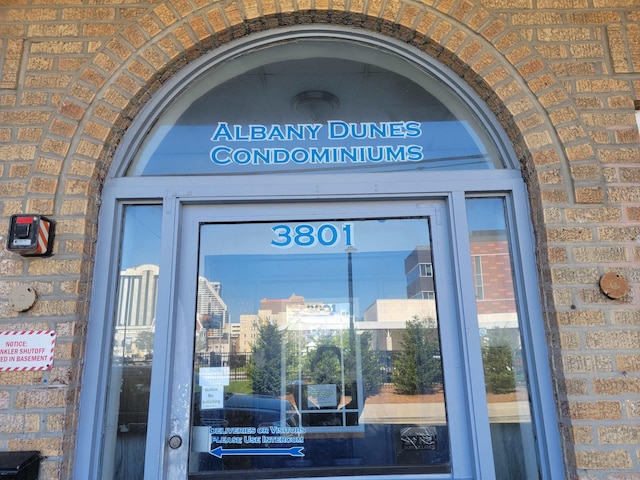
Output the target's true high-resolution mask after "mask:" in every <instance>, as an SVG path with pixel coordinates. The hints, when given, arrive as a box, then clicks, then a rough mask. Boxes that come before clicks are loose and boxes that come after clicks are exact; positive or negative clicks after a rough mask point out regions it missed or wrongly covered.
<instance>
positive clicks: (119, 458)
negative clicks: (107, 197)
mask: <svg viewBox="0 0 640 480" xmlns="http://www.w3.org/2000/svg"><path fill="white" fill-rule="evenodd" d="M161 218H162V207H161V206H159V205H130V206H127V207H125V210H124V221H123V234H122V243H121V245H122V248H121V254H120V269H119V276H118V287H117V303H116V322H115V328H114V330H113V336H112V339H113V340H112V353H111V364H110V366H109V385H108V392H109V393H108V398H107V406H106V421H105V430H104V444H103V445H104V446H103V457H102V478H104V479H116V480H120V479H122V480H128V479H131V478H142V477H143V473H144V459H145V442H146V437H147V417H148V413H149V394H150V383H151V360H152V358H153V338H154V331H155V318H156V301H157V292H158V289H157V288H158V274H159V268H158V265H159V262H160V255H159V251H160V228H161Z"/></svg>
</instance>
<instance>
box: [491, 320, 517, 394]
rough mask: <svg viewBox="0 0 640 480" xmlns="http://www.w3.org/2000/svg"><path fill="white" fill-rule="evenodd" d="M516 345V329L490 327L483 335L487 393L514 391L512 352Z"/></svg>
mask: <svg viewBox="0 0 640 480" xmlns="http://www.w3.org/2000/svg"><path fill="white" fill-rule="evenodd" d="M517 346H518V331H517V330H516V329H508V328H499V327H498V328H492V329H490V330H489V331H488V332H487V335H485V336H484V337H483V344H482V363H483V365H484V381H485V386H486V389H487V393H496V394H501V393H511V392H515V390H516V368H515V365H514V358H513V352H515V351H516V350H517V348H518V347H517ZM523 376H524V375H522V377H523ZM523 380H524V379H523Z"/></svg>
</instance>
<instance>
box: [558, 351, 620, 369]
mask: <svg viewBox="0 0 640 480" xmlns="http://www.w3.org/2000/svg"><path fill="white" fill-rule="evenodd" d="M562 364H563V367H564V371H565V372H566V373H594V372H611V371H612V370H613V361H612V359H611V357H608V356H606V355H563V357H562Z"/></svg>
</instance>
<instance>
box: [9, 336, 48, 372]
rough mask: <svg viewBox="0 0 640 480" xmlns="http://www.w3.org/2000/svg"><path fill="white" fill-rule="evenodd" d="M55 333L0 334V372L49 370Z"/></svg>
mask: <svg viewBox="0 0 640 480" xmlns="http://www.w3.org/2000/svg"><path fill="white" fill-rule="evenodd" d="M55 346H56V332H54V331H53V330H31V331H20V332H0V372H10V371H29V370H51V368H52V367H53V350H54V348H55Z"/></svg>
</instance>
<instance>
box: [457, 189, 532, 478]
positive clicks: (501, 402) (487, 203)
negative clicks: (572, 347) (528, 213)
mask: <svg viewBox="0 0 640 480" xmlns="http://www.w3.org/2000/svg"><path fill="white" fill-rule="evenodd" d="M467 217H468V222H469V241H470V246H471V256H472V258H471V261H472V268H473V273H474V281H475V291H476V305H477V310H478V324H479V327H480V342H481V349H482V362H483V368H484V380H485V387H486V393H487V404H488V407H489V422H490V427H491V441H492V443H493V456H494V462H495V468H496V479H497V480H512V479H514V478H518V479H522V480H537V479H538V478H540V474H539V469H538V461H537V456H536V444H535V437H534V432H533V428H532V421H531V407H530V394H529V388H528V381H527V376H526V372H525V366H524V353H525V352H524V349H523V344H522V340H521V331H520V329H521V326H522V325H521V320H520V315H519V313H518V308H517V304H516V297H515V294H514V292H515V289H514V279H513V273H512V264H513V261H512V258H511V252H510V247H509V235H508V230H507V220H506V214H505V205H504V199H502V198H473V199H468V200H467Z"/></svg>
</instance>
